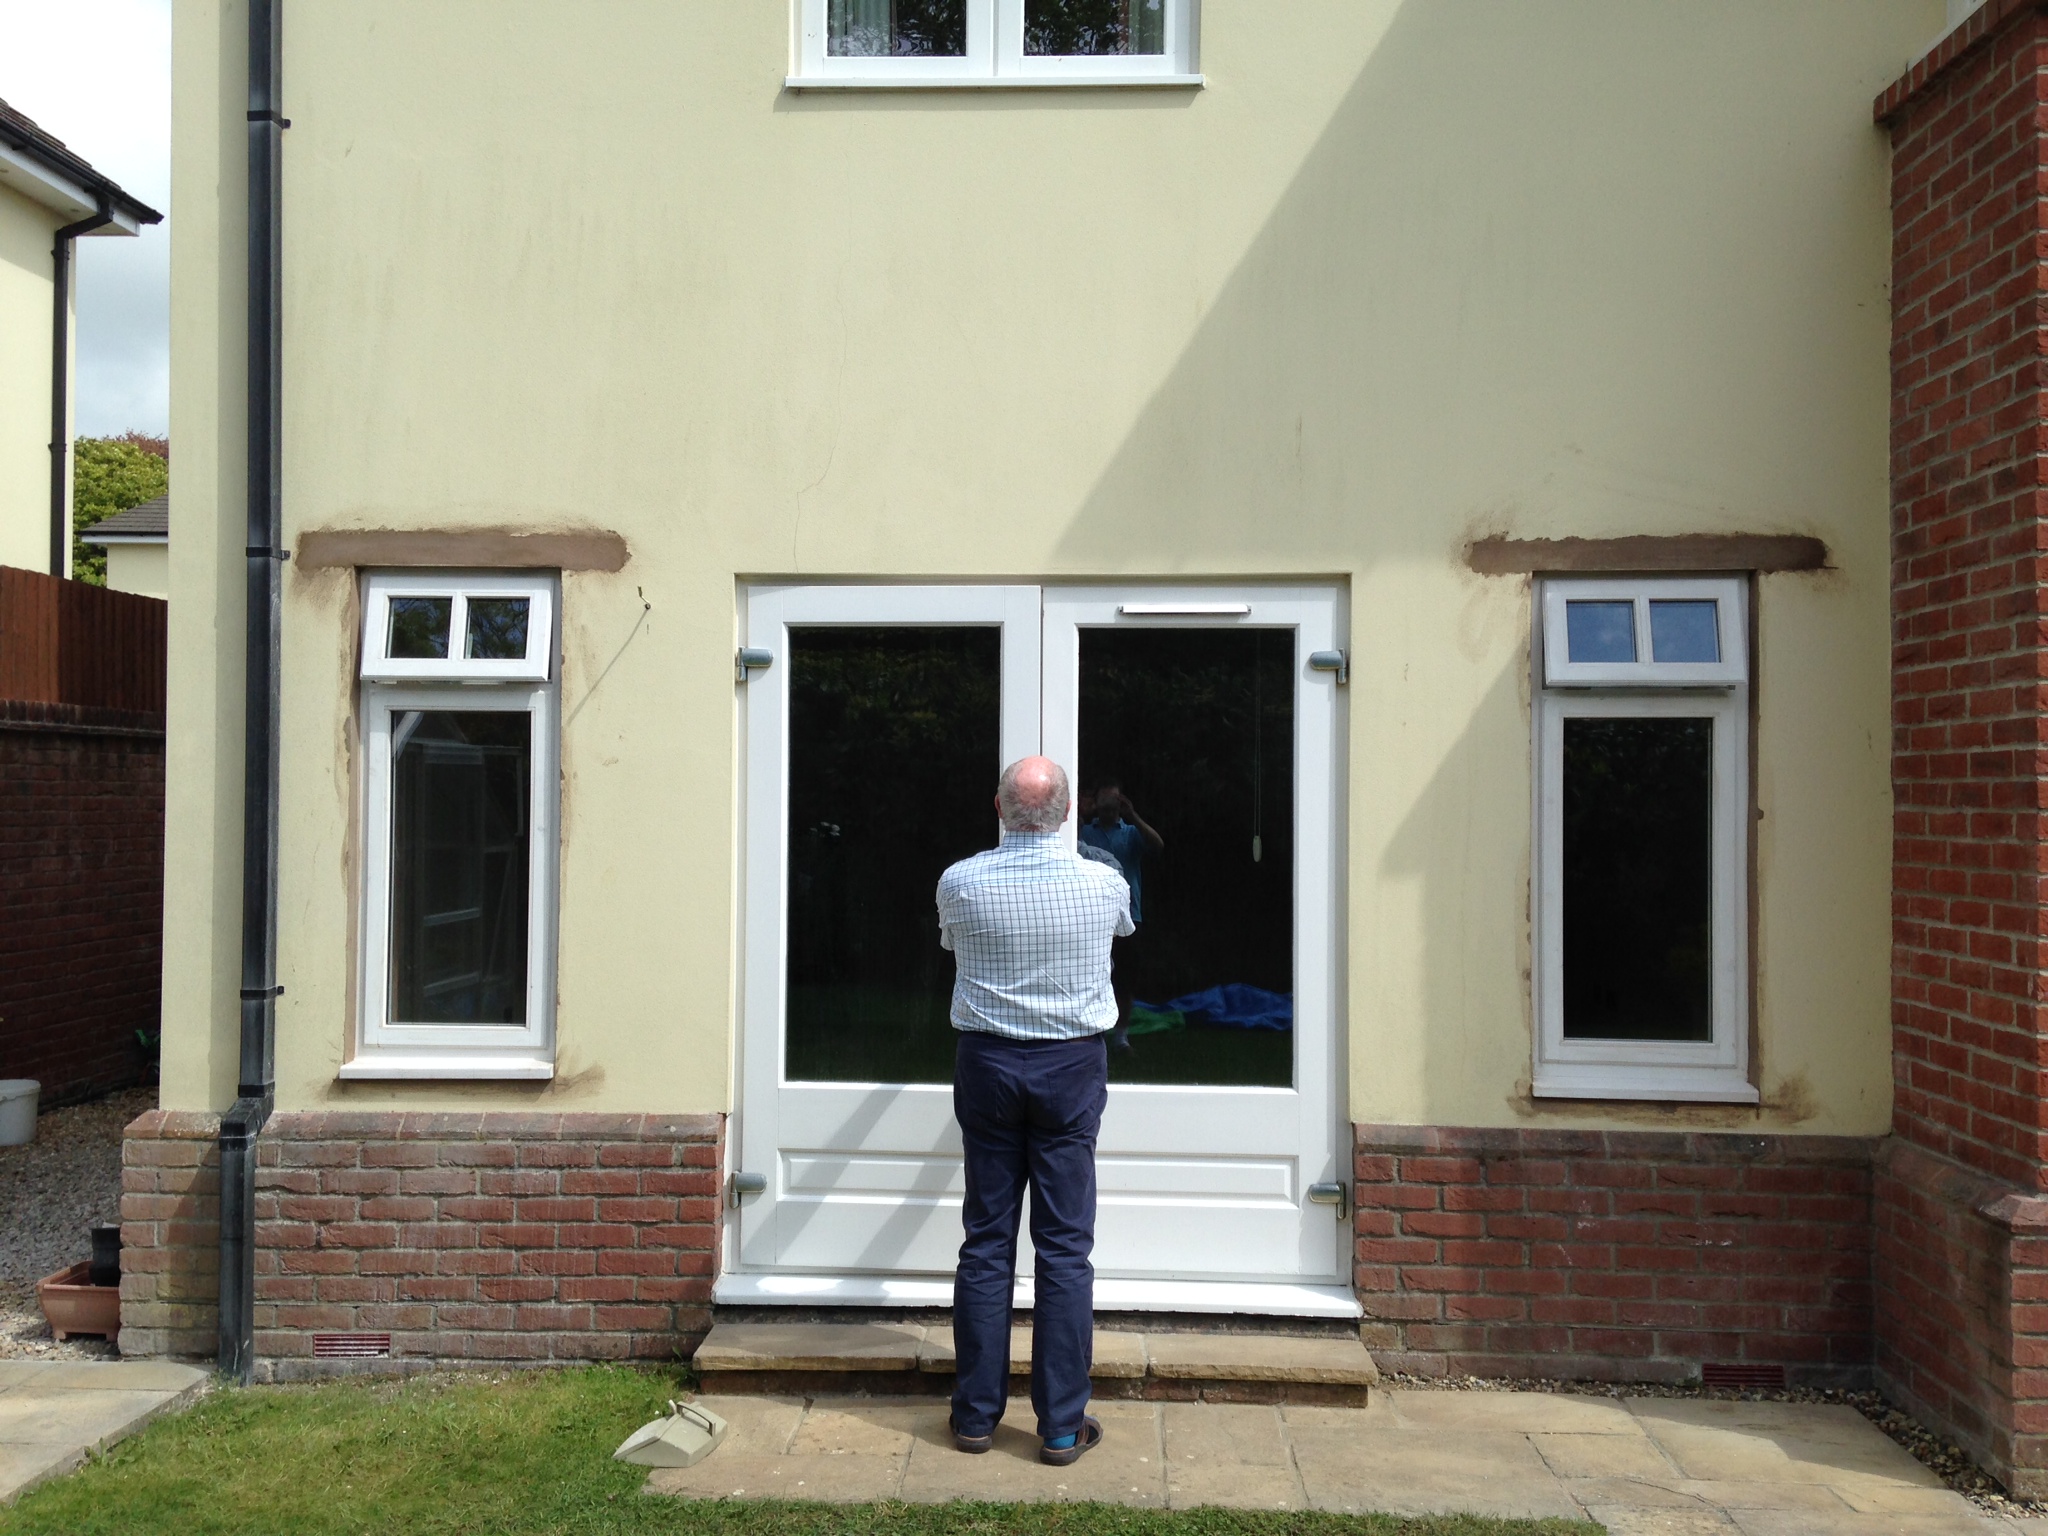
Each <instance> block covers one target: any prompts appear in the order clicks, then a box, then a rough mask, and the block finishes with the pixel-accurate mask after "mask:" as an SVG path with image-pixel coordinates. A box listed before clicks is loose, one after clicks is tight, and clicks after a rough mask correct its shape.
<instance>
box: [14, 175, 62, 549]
mask: <svg viewBox="0 0 2048 1536" xmlns="http://www.w3.org/2000/svg"><path fill="white" fill-rule="evenodd" d="M62 222H63V221H62V220H61V219H59V218H58V217H57V216H56V215H55V214H53V213H52V212H51V211H50V210H49V209H47V208H45V207H43V206H42V205H41V204H40V203H32V202H30V201H29V200H28V199H27V198H25V197H23V196H22V195H21V194H20V193H19V192H14V191H11V190H9V189H8V188H6V187H0V565H11V566H13V567H15V568H16V569H17V570H24V571H47V570H49V568H50V303H51V299H52V295H53V291H54V288H55V284H56V276H55V273H54V270H53V268H52V265H51V257H50V247H51V246H52V245H53V244H54V243H55V241H54V237H55V235H56V232H57V227H58V225H59V224H61V223H62Z"/></svg>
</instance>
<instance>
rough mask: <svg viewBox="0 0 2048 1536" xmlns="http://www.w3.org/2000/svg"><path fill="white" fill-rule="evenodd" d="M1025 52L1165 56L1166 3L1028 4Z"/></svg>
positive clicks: (1077, 0)
mask: <svg viewBox="0 0 2048 1536" xmlns="http://www.w3.org/2000/svg"><path fill="white" fill-rule="evenodd" d="M1024 51H1025V52H1026V53H1028V54H1043V55H1052V56H1056V57H1065V58H1074V57H1085V56H1092V55H1103V54H1131V53H1136V54H1148V53H1164V52H1165V51H1166V0H1025V6H1024Z"/></svg>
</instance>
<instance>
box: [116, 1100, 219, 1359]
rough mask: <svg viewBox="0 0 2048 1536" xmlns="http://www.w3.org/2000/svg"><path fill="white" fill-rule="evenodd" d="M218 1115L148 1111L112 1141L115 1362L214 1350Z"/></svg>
mask: <svg viewBox="0 0 2048 1536" xmlns="http://www.w3.org/2000/svg"><path fill="white" fill-rule="evenodd" d="M219 1300H220V1116H219V1115H205V1114H188V1113H183V1112H179V1111H175V1110H163V1109H153V1110H151V1111H149V1113H148V1114H146V1115H143V1116H141V1117H139V1118H138V1119H137V1120H135V1121H134V1122H133V1123H132V1124H131V1125H130V1126H129V1127H128V1129H127V1131H126V1133H125V1134H124V1137H123V1140H122V1142H121V1353H122V1354H124V1355H172V1356H182V1357H203V1358H207V1359H211V1358H212V1357H213V1356H215V1355H216V1354H218V1353H219V1350H220V1309H219V1305H218V1303H219Z"/></svg>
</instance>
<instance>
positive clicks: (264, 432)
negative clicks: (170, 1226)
mask: <svg viewBox="0 0 2048 1536" xmlns="http://www.w3.org/2000/svg"><path fill="white" fill-rule="evenodd" d="M280 6H281V0H252V3H251V5H250V7H249V396H248V405H249V423H248V432H249V450H248V451H249V460H248V515H249V531H248V546H247V555H248V571H249V594H248V623H249V629H248V637H247V642H246V646H247V651H246V666H245V669H244V670H245V676H246V682H247V692H246V696H245V700H244V705H243V709H244V714H243V744H242V750H243V758H242V1016H241V1026H242V1051H241V1078H240V1085H239V1087H238V1088H237V1089H236V1092H237V1094H238V1095H239V1096H238V1097H237V1098H236V1100H235V1104H234V1108H232V1109H230V1110H229V1111H228V1112H227V1113H226V1114H225V1115H223V1116H222V1117H221V1122H220V1370H221V1374H222V1375H224V1376H226V1377H228V1378H229V1379H230V1380H233V1381H240V1382H247V1381H249V1380H250V1378H251V1376H252V1375H253V1373H254V1369H255V1364H256V1339H255V1333H256V1245H255V1233H256V1135H257V1133H258V1132H259V1131H261V1130H262V1129H263V1122H264V1121H266V1120H268V1119H269V1118H270V1110H271V1103H272V1095H273V1092H274V1090H275V1085H276V1069H275V1063H276V1022H277V1010H276V1003H277V996H278V994H279V993H280V992H282V991H283V990H284V988H282V987H280V986H279V985H278V984H277V759H278V693H279V680H278V633H279V624H278V616H279V607H280V588H281V585H282V583H281V582H280V580H279V577H280V574H281V573H280V569H279V568H280V566H281V565H282V564H283V562H284V561H285V559H286V558H288V557H287V556H286V554H285V551H284V548H283V537H282V528H281V526H280V523H279V515H278V507H279V496H278V485H279V477H278V466H279V446H280V445H279V439H280V436H281V431H282V422H283V417H282V413H281V410H280V400H281V396H280V393H279V378H278V371H279V370H278V361H279V348H278V329H279V327H278V320H279V310H280V287H279V278H280V272H281V256H282V246H281V244H280V239H279V214H278V200H279V199H278V195H279V190H280V183H281V180H282V177H281V174H280V162H281V160H282V158H283V138H284V130H285V129H286V128H288V127H290V126H291V125H290V124H289V123H288V122H286V121H285V119H284V118H283V117H282V116H281V115H280V112H279V107H280V101H279V88H280V82H281V75H282V65H283V50H282V47H281V46H280V37H279V31H278V27H279V10H280Z"/></svg>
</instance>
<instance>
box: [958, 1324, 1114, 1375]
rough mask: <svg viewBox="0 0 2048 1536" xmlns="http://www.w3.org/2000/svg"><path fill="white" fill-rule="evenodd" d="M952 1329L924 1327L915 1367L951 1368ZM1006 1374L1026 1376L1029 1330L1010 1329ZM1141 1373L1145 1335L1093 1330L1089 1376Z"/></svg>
mask: <svg viewBox="0 0 2048 1536" xmlns="http://www.w3.org/2000/svg"><path fill="white" fill-rule="evenodd" d="M955 1358H956V1357H955V1355H954V1353H953V1330H952V1329H951V1328H950V1327H945V1326H940V1327H935V1328H927V1329H926V1330H925V1336H924V1343H923V1344H922V1345H921V1346H920V1347H919V1349H918V1354H917V1368H918V1369H919V1370H921V1371H939V1372H943V1371H950V1370H952V1369H953V1368H954V1361H955ZM1010 1374H1011V1375H1012V1376H1029V1375H1030V1374H1031V1330H1030V1329H1029V1328H1012V1329H1011V1330H1010ZM1144 1374H1145V1336H1144V1335H1143V1334H1138V1333H1120V1332H1110V1331H1108V1330H1106V1329H1097V1330H1096V1334H1095V1360H1094V1364H1093V1365H1092V1366H1091V1367H1090V1368H1089V1375H1091V1376H1094V1377H1096V1378H1098V1379H1105V1380H1106V1379H1110V1378H1119V1379H1129V1380H1135V1379H1137V1378H1138V1377H1140V1376H1143V1375H1144Z"/></svg>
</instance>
